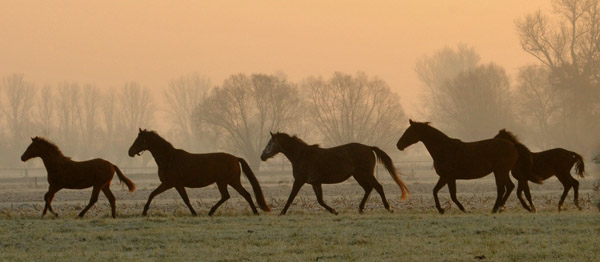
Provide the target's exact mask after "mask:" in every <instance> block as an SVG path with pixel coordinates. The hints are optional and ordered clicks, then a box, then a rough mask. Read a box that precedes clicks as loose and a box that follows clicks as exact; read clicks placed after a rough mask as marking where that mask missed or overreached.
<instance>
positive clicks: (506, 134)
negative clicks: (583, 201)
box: [494, 129, 585, 212]
mask: <svg viewBox="0 0 600 262" xmlns="http://www.w3.org/2000/svg"><path fill="white" fill-rule="evenodd" d="M494 138H498V139H505V140H508V141H511V142H512V143H515V144H517V145H521V146H522V147H523V148H525V150H527V151H528V152H530V153H531V158H532V159H531V160H532V165H531V172H530V173H527V174H529V175H527V174H519V173H517V174H515V173H513V177H514V178H516V179H517V180H518V181H519V182H518V185H517V197H518V198H519V201H520V202H521V205H522V206H523V208H525V209H527V210H528V211H531V212H536V209H535V206H534V205H533V202H532V200H531V193H530V191H529V184H528V181H531V182H533V183H536V184H542V181H544V180H546V179H548V178H550V177H552V176H556V178H558V181H560V183H562V185H563V188H564V190H563V194H562V196H561V197H560V201H559V202H558V211H559V212H560V211H561V209H562V205H563V202H564V201H565V198H566V197H567V194H568V193H569V190H570V189H571V187H573V191H574V194H575V196H574V202H575V206H577V208H578V209H579V210H581V206H579V201H578V198H579V181H577V180H576V179H575V178H573V176H572V175H571V168H572V167H573V165H575V173H576V174H577V175H579V177H580V178H583V177H584V175H583V174H584V172H585V164H584V163H583V157H581V155H579V154H577V153H575V152H573V151H569V150H566V149H563V148H554V149H550V150H546V151H542V152H531V151H529V149H528V148H527V147H526V146H525V145H523V144H521V142H520V141H519V139H518V138H517V137H516V136H515V135H514V134H513V133H511V132H510V131H507V130H506V129H502V130H500V131H498V134H497V135H496V136H495V137H494ZM523 191H524V192H525V197H527V201H529V206H528V205H527V204H526V203H525V201H524V200H523V196H522V195H521V194H522V192H523Z"/></svg>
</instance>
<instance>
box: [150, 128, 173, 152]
mask: <svg viewBox="0 0 600 262" xmlns="http://www.w3.org/2000/svg"><path fill="white" fill-rule="evenodd" d="M142 132H144V133H146V134H148V135H150V136H151V137H152V138H154V140H155V141H157V142H158V143H159V144H160V146H161V147H169V148H175V147H174V146H173V145H172V144H171V143H170V142H169V141H167V140H166V139H164V138H163V137H162V136H160V135H159V134H158V133H156V131H154V130H150V131H148V130H146V129H144V130H143V131H142Z"/></svg>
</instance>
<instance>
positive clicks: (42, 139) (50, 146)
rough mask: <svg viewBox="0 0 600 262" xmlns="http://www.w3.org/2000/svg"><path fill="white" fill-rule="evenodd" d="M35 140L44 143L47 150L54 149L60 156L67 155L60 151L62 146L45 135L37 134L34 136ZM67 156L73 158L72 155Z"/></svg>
mask: <svg viewBox="0 0 600 262" xmlns="http://www.w3.org/2000/svg"><path fill="white" fill-rule="evenodd" d="M33 141H36V142H39V143H42V145H43V146H44V148H46V150H48V151H52V152H54V153H55V154H57V155H58V156H62V157H66V156H65V155H64V154H63V153H62V151H60V148H58V146H57V145H56V144H54V143H52V142H50V140H48V139H46V138H45V137H39V136H36V137H34V138H33ZM66 158H68V159H71V158H70V157H66Z"/></svg>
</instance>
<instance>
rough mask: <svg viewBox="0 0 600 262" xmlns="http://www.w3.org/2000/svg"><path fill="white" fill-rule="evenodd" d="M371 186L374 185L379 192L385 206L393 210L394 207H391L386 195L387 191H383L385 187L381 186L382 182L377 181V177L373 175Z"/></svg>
mask: <svg viewBox="0 0 600 262" xmlns="http://www.w3.org/2000/svg"><path fill="white" fill-rule="evenodd" d="M371 186H373V188H375V190H376V191H377V193H379V196H381V201H382V202H383V206H384V207H385V209H387V210H388V211H390V212H392V208H391V207H390V204H389V203H388V201H387V198H386V197H385V193H383V187H382V186H381V184H379V182H377V180H376V179H375V177H373V178H372V180H371Z"/></svg>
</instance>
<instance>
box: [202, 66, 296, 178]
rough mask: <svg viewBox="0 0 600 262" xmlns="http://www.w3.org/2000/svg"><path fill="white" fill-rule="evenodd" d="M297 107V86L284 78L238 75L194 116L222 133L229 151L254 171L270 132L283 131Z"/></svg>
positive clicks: (288, 125)
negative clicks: (227, 142)
mask: <svg viewBox="0 0 600 262" xmlns="http://www.w3.org/2000/svg"><path fill="white" fill-rule="evenodd" d="M299 105H300V101H299V94H298V90H297V88H296V86H295V85H294V84H293V83H291V82H289V81H287V80H286V79H285V78H282V77H280V76H273V75H262V74H254V75H252V76H247V75H244V74H238V75H232V76H230V77H229V78H228V79H226V80H225V81H223V84H222V86H220V87H215V88H214V89H213V91H212V93H211V95H210V96H208V97H207V99H206V100H205V101H204V103H203V104H202V105H201V106H199V107H198V109H197V110H196V113H195V117H196V119H197V121H202V122H204V123H207V124H209V125H212V126H215V127H217V128H218V129H221V130H224V131H225V134H224V136H225V138H226V139H225V140H227V141H231V142H230V143H231V145H230V146H231V147H232V149H233V150H235V151H239V152H240V153H242V154H243V155H244V156H245V157H246V159H247V160H248V162H249V163H250V165H251V166H253V167H255V168H257V167H258V166H259V164H260V159H259V156H260V153H261V151H262V149H263V147H264V146H265V144H266V143H267V142H268V139H269V132H270V131H286V128H289V127H290V126H291V125H292V124H293V123H294V119H295V118H296V117H297V114H298V108H299Z"/></svg>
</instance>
